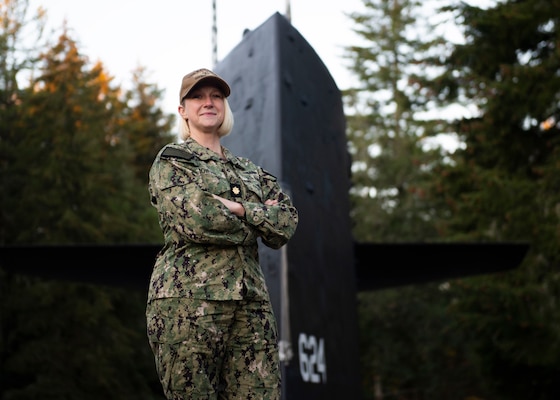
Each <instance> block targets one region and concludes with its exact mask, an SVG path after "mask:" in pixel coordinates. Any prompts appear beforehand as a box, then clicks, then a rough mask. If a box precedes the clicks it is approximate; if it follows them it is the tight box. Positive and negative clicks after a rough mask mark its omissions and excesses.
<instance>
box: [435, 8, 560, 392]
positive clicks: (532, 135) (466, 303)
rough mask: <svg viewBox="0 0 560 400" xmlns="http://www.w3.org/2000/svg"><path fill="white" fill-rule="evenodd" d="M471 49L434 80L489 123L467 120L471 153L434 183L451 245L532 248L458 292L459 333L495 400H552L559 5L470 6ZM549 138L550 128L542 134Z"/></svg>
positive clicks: (559, 232) (559, 349) (463, 132)
mask: <svg viewBox="0 0 560 400" xmlns="http://www.w3.org/2000/svg"><path fill="white" fill-rule="evenodd" d="M457 15H458V17H459V18H461V19H462V21H463V25H464V29H465V36H466V38H467V41H466V43H465V44H464V45H461V46H457V48H456V50H455V51H454V52H453V54H452V55H451V56H450V57H449V58H448V63H449V64H448V69H447V73H446V74H444V75H442V76H441V77H440V78H439V79H437V80H435V82H436V83H437V84H438V88H439V89H440V93H442V94H445V95H446V96H445V97H446V98H448V99H450V100H453V98H454V96H464V97H465V98H468V99H469V101H470V102H471V103H472V104H476V105H477V106H478V108H479V111H480V112H479V115H476V116H474V117H472V118H465V119H463V120H461V121H458V124H457V131H458V132H459V134H460V137H461V140H462V141H463V142H464V144H465V146H464V147H463V148H462V149H460V150H459V151H457V152H456V153H455V154H454V156H453V164H450V165H446V166H440V168H438V169H437V170H436V171H435V172H436V173H435V174H434V186H433V191H434V193H437V194H438V195H440V196H442V197H443V198H444V199H445V203H446V204H447V205H448V207H449V208H448V212H447V215H448V218H446V219H445V221H441V222H442V224H441V230H442V231H443V232H445V234H446V236H447V237H449V238H450V239H453V240H472V241H491V242H492V241H502V242H504V241H506V242H507V241H523V242H528V243H530V245H531V248H530V252H529V254H528V256H527V257H526V258H525V260H524V262H523V264H522V266H521V267H520V268H518V269H517V270H515V271H512V272H511V273H508V274H503V275H500V276H495V277H480V278H472V279H463V280H461V281H458V282H454V283H453V285H452V288H451V290H452V291H453V292H454V293H455V301H454V302H453V303H451V304H450V312H452V313H453V315H454V319H455V321H456V326H457V328H458V329H460V330H461V331H462V332H467V333H468V334H469V341H470V343H471V346H472V348H473V349H475V350H476V351H477V354H478V355H479V357H480V364H479V369H480V371H481V377H482V378H483V379H484V381H483V383H484V384H485V386H486V388H487V390H488V391H489V392H490V393H491V395H490V396H489V397H491V398H493V399H508V400H512V399H514V400H515V399H529V398H530V399H542V400H545V399H554V398H558V395H559V392H560V390H559V389H558V385H557V383H556V382H555V379H554V377H555V376H558V373H559V372H560V339H559V338H560V330H559V329H560V314H559V313H558V306H557V304H558V301H559V295H560V285H559V284H558V282H559V281H560V280H559V279H558V278H559V277H560V246H559V244H560V229H559V226H560V213H559V212H558V210H559V204H560V201H559V200H560V199H559V193H558V187H559V183H560V181H559V178H558V176H559V175H560V165H559V164H558V156H559V151H560V148H559V145H560V135H559V133H560V129H559V127H558V126H557V125H554V123H552V124H550V123H549V124H543V123H542V122H543V121H547V120H548V121H550V120H549V118H550V117H552V120H554V118H555V116H556V115H557V113H558V107H559V104H560V103H559V100H560V75H559V74H558V71H560V54H559V53H558V43H560V29H559V27H560V2H558V1H540V0H524V1H507V2H502V3H499V4H498V5H496V6H495V7H492V8H490V9H487V10H484V9H480V8H477V7H470V6H467V5H465V4H462V5H461V6H460V8H459V12H458V14H457ZM543 128H545V129H543Z"/></svg>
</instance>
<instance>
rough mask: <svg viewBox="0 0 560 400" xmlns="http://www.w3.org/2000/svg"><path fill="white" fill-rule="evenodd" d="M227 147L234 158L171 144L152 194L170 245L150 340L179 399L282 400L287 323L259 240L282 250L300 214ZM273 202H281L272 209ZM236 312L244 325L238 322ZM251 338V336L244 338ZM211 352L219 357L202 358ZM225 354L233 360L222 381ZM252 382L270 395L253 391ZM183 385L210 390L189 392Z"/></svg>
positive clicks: (163, 254)
mask: <svg viewBox="0 0 560 400" xmlns="http://www.w3.org/2000/svg"><path fill="white" fill-rule="evenodd" d="M222 149H223V153H224V155H225V159H222V158H220V157H219V156H218V155H217V154H216V153H214V152H212V151H211V150H209V149H207V148H205V147H203V146H201V145H199V144H198V143H197V142H196V141H195V140H193V139H192V138H188V139H187V140H185V142H184V143H180V144H169V145H167V146H165V147H164V148H163V149H161V151H160V152H159V153H158V155H157V156H156V158H155V161H154V163H153V165H152V168H151V170H150V183H149V192H150V195H151V202H152V205H153V206H154V207H155V208H156V209H157V210H158V215H159V223H160V226H161V229H162V232H163V236H164V247H163V248H162V250H161V251H160V252H159V254H158V256H157V258H156V262H155V265H154V270H153V272H152V277H151V280H150V285H149V291H148V306H147V310H146V314H147V321H148V337H149V338H150V342H151V346H152V349H153V351H154V355H155V358H156V368H157V370H158V373H159V374H160V379H161V380H162V384H163V386H164V389H165V390H167V391H169V392H168V394H167V395H168V398H170V399H171V398H172V399H181V398H189V399H191V398H192V399H199V398H200V399H206V398H209V399H210V398H218V397H213V396H216V393H218V392H220V389H219V388H220V387H222V386H223V387H227V389H225V390H226V392H227V393H230V394H231V393H233V392H234V391H236V390H237V388H241V389H242V388H245V391H244V392H243V391H242V392H238V394H239V396H240V397H236V396H237V395H235V396H234V397H219V398H227V399H233V398H240V399H241V398H242V399H244V400H245V399H248V398H255V399H256V398H259V399H268V398H270V399H276V398H279V397H276V396H279V385H280V377H279V365H278V349H277V332H276V330H277V328H276V321H275V319H274V315H273V312H272V306H271V304H270V298H269V294H268V289H267V286H266V282H265V279H264V275H263V273H262V270H261V267H260V264H259V258H258V242H257V238H259V237H260V238H261V240H262V243H263V244H265V245H266V246H269V247H271V248H274V249H278V248H280V247H282V246H283V245H284V244H286V243H287V242H288V240H289V239H290V238H291V237H292V236H293V234H294V233H295V230H296V227H297V224H298V214H297V210H296V209H295V207H294V206H293V204H292V201H291V199H290V197H289V196H288V195H287V194H286V193H285V192H283V191H282V189H281V187H280V185H279V183H278V181H277V179H276V177H274V176H273V175H271V174H270V173H268V172H266V171H265V170H263V169H262V168H261V167H259V166H257V165H255V164H254V163H252V162H251V161H250V160H248V159H245V158H242V157H236V156H234V155H233V154H232V153H231V152H230V151H229V150H228V149H226V148H222ZM212 194H216V195H218V196H221V197H224V198H226V199H229V200H233V201H237V202H239V203H241V204H243V206H244V208H245V217H244V218H240V217H237V216H236V215H234V214H233V213H231V212H230V211H229V210H228V208H227V207H226V206H224V205H223V204H222V203H221V202H220V201H219V200H217V199H215V198H214V197H213V196H212ZM268 199H276V200H278V204H277V205H274V206H267V205H265V204H264V202H265V201H266V200H268ZM234 311H235V313H236V314H239V313H241V314H239V315H237V316H238V317H240V318H241V320H242V321H246V323H245V324H244V325H240V326H235V327H232V326H230V325H228V322H227V321H230V320H229V318H231V317H232V316H233V315H234ZM224 319H226V321H224ZM233 320H238V319H235V318H234V319H233ZM233 320H232V321H233ZM230 322H231V321H230ZM222 324H225V325H222ZM231 329H237V332H232V331H230V330H231ZM226 332H229V333H228V334H226ZM230 334H231V335H230ZM228 338H229V339H228ZM233 338H235V339H233ZM243 339H249V340H248V341H247V342H246V343H242V342H241V343H240V342H239V341H240V340H243ZM228 340H229V341H228ZM222 346H224V347H223V350H219V349H220V348H221V347H222ZM234 349H235V350H234ZM208 351H211V353H208ZM224 352H225V353H224ZM202 353H205V354H211V356H210V359H208V358H205V359H201V358H200V357H201V356H200V354H202ZM222 357H225V360H227V361H224V362H225V364H223V367H222V368H223V369H222V370H221V371H222V372H223V373H224V374H225V375H221V378H220V376H219V375H220V374H219V371H220V369H219V368H220V367H219V364H220V361H219V360H222ZM197 371H198V372H197ZM228 371H229V372H228ZM221 379H223V380H221ZM248 380H249V381H248ZM251 382H252V383H251ZM182 385H187V386H186V387H181V386H182ZM251 387H260V388H261V389H262V391H263V392H262V393H260V394H258V393H253V392H254V390H253V389H250V388H251ZM267 387H268V388H273V390H272V392H270V393H269V392H268V390H267V389H265V388H267ZM173 388H175V389H180V390H184V391H193V390H200V391H201V392H202V393H205V394H200V395H197V396H198V397H189V396H191V395H193V393H192V392H191V394H190V395H186V394H185V393H183V395H184V396H186V397H180V396H181V395H179V394H176V392H175V391H174V390H175V389H173ZM201 388H206V389H207V390H206V389H201ZM171 392H173V393H174V394H173V395H171ZM265 392H266V393H267V394H266V395H265ZM220 393H222V394H223V393H225V392H220ZM251 393H253V394H251ZM222 394H221V395H220V396H222ZM253 395H254V396H256V397H246V396H253ZM169 396H171V397H169ZM232 396H233V395H232ZM263 396H264V397H263Z"/></svg>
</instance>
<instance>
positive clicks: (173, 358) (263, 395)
mask: <svg viewBox="0 0 560 400" xmlns="http://www.w3.org/2000/svg"><path fill="white" fill-rule="evenodd" d="M146 318H147V331H148V339H149V342H150V347H151V349H152V352H153V353H154V357H155V364H156V371H157V373H158V376H159V379H160V382H161V384H162V387H163V391H164V393H165V396H166V398H167V399H169V400H187V399H189V400H218V399H219V400H234V399H239V400H252V399H253V400H257V399H258V400H279V399H280V391H281V390H280V384H281V376H280V365H279V354H278V333H277V326H276V319H275V317H274V312H273V310H272V305H271V303H270V301H251V300H225V301H224V300H201V299H187V298H165V299H156V300H153V301H151V302H149V303H148V305H147V308H146Z"/></svg>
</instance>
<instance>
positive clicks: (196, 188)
mask: <svg viewBox="0 0 560 400" xmlns="http://www.w3.org/2000/svg"><path fill="white" fill-rule="evenodd" d="M149 191H150V195H151V202H152V205H153V206H154V207H156V209H157V210H158V214H159V219H160V225H161V227H162V230H163V232H164V235H165V236H171V238H172V239H173V240H174V241H176V242H182V241H191V242H195V243H200V244H212V245H239V244H248V243H251V242H254V241H256V238H257V232H256V231H255V229H254V228H252V227H251V226H250V225H249V224H247V223H246V222H245V221H244V220H242V219H240V218H238V217H237V216H235V215H234V214H233V213H231V212H230V211H229V210H228V209H227V208H226V207H225V206H224V205H223V204H222V203H221V202H220V201H219V200H216V199H214V198H213V197H212V194H211V193H209V192H208V191H205V190H203V188H201V186H200V180H199V176H198V174H197V168H196V165H193V164H192V163H189V162H186V161H183V160H178V159H174V158H166V159H164V158H160V157H158V158H156V161H155V162H154V164H153V166H152V168H151V170H150V184H149Z"/></svg>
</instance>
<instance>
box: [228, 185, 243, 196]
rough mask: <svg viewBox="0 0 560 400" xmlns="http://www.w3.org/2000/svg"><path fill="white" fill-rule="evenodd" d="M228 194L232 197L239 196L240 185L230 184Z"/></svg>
mask: <svg viewBox="0 0 560 400" xmlns="http://www.w3.org/2000/svg"><path fill="white" fill-rule="evenodd" d="M230 188H231V189H230V192H231V195H232V196H233V197H239V196H241V185H240V184H238V183H232V184H230Z"/></svg>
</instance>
